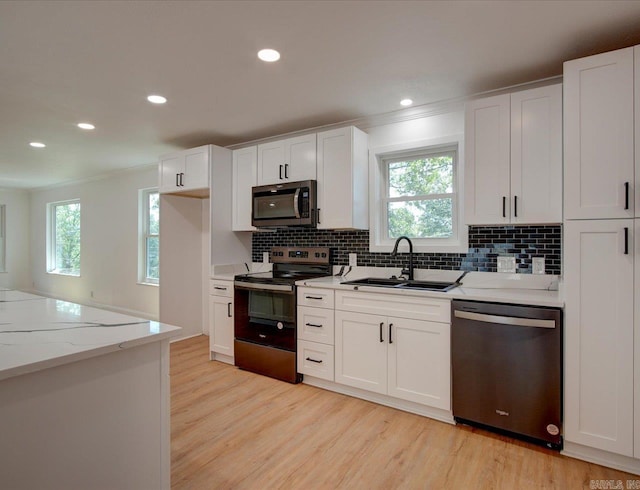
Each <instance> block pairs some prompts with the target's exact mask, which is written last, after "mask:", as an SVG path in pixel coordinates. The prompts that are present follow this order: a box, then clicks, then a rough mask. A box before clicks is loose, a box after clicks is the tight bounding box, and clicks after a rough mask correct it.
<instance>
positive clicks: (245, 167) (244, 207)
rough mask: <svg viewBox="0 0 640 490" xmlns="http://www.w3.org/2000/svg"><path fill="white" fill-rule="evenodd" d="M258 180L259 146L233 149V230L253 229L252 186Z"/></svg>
mask: <svg viewBox="0 0 640 490" xmlns="http://www.w3.org/2000/svg"><path fill="white" fill-rule="evenodd" d="M257 182H258V147H257V146H251V147H249V148H242V149H240V150H234V151H233V189H232V200H233V202H232V205H231V208H232V228H231V229H232V230H233V231H253V230H255V228H254V227H253V226H251V188H252V187H253V186H255V185H257Z"/></svg>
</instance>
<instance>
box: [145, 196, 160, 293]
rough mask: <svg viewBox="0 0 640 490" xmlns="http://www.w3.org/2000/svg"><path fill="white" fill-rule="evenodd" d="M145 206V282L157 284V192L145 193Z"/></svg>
mask: <svg viewBox="0 0 640 490" xmlns="http://www.w3.org/2000/svg"><path fill="white" fill-rule="evenodd" d="M146 206H147V223H146V228H147V230H146V243H145V253H146V267H145V270H146V280H147V281H149V280H151V281H155V282H157V281H158V279H159V278H160V250H159V245H160V238H159V234H160V195H159V194H158V192H149V193H147V199H146Z"/></svg>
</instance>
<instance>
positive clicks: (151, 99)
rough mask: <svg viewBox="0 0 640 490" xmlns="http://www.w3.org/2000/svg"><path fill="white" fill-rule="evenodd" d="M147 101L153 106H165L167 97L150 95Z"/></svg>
mask: <svg viewBox="0 0 640 490" xmlns="http://www.w3.org/2000/svg"><path fill="white" fill-rule="evenodd" d="M147 100H148V101H149V102H151V103H152V104H164V103H165V102H166V101H167V99H166V97H163V96H162V95H150V96H149V97H147Z"/></svg>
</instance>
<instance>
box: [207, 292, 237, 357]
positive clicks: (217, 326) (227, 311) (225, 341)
mask: <svg viewBox="0 0 640 490" xmlns="http://www.w3.org/2000/svg"><path fill="white" fill-rule="evenodd" d="M209 292H210V296H209V351H210V358H211V360H212V361H213V360H218V361H222V362H226V363H229V364H233V339H234V335H233V281H211V284H210V286H209Z"/></svg>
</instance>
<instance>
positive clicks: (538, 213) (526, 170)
mask: <svg viewBox="0 0 640 490" xmlns="http://www.w3.org/2000/svg"><path fill="white" fill-rule="evenodd" d="M465 141H466V152H465V154H466V164H465V219H466V222H467V224H504V223H559V222H561V221H562V86H561V85H550V86H546V87H540V88H535V89H530V90H523V91H521V92H514V93H512V94H504V95H498V96H494V97H488V98H485V99H479V100H476V101H472V102H470V103H469V104H467V107H466V120H465Z"/></svg>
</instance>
